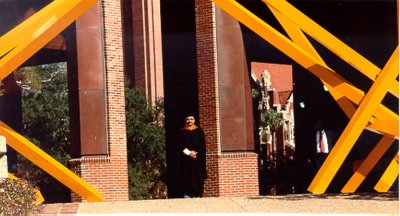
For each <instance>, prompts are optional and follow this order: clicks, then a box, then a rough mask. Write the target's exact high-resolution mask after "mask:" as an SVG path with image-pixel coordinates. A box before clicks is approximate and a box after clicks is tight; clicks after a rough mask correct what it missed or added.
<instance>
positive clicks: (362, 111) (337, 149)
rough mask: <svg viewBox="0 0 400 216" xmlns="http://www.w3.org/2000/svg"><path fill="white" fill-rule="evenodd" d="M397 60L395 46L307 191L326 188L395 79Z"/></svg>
mask: <svg viewBox="0 0 400 216" xmlns="http://www.w3.org/2000/svg"><path fill="white" fill-rule="evenodd" d="M398 62H399V53H398V48H397V49H396V50H395V52H394V53H393V54H392V56H391V57H390V59H389V61H388V62H387V63H386V65H385V67H384V68H383V70H382V72H381V73H380V74H379V76H378V77H377V79H376V81H375V82H374V84H373V85H372V87H371V88H370V90H369V91H368V93H367V95H365V97H364V99H363V101H362V102H361V103H360V106H359V108H358V109H357V111H356V113H355V114H354V116H353V117H352V118H351V120H350V122H349V123H348V125H347V126H346V128H345V130H344V131H343V133H342V135H341V136H340V137H339V140H338V141H337V142H336V144H335V146H334V147H333V148H332V151H331V152H330V154H329V155H328V157H327V158H326V160H325V162H324V163H323V165H322V167H321V168H320V170H319V171H318V173H317V175H316V176H315V177H314V179H313V181H312V182H311V184H310V186H309V187H308V191H310V192H312V193H316V194H322V193H324V192H325V190H326V188H327V187H328V185H329V184H330V182H331V181H332V179H333V177H334V176H335V175H336V173H337V171H338V170H339V167H340V166H341V165H342V163H343V162H344V160H345V158H346V157H347V155H348V154H349V152H350V150H351V149H352V147H353V146H354V143H355V142H356V140H357V139H358V137H359V136H360V134H361V132H362V131H363V130H364V128H365V126H366V125H367V123H368V121H369V119H370V118H371V117H372V115H373V113H374V112H375V110H376V109H377V108H378V106H379V104H380V103H381V101H382V99H383V97H384V96H385V95H386V93H387V91H388V89H389V85H388V83H390V82H391V81H393V80H394V79H396V77H397V75H398V73H399V65H398Z"/></svg>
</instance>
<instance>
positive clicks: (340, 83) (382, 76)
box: [212, 0, 399, 193]
mask: <svg viewBox="0 0 400 216" xmlns="http://www.w3.org/2000/svg"><path fill="white" fill-rule="evenodd" d="M212 1H213V2H214V3H215V4H217V5H218V6H219V7H221V8H222V9H224V10H225V11H226V12H227V13H229V14H230V15H232V16H233V17H234V18H236V19H237V20H238V21H240V22H241V23H242V24H244V25H246V26H247V27H248V28H249V29H251V30H253V31H254V32H255V33H257V34H258V35H259V36H261V37H262V38H264V39H265V40H266V41H268V42H269V43H271V44H272V45H273V46H275V47H276V48H278V49H279V50H280V51H282V52H283V53H285V54H286V55H288V56H289V57H290V58H292V59H293V60H295V61H296V62H297V63H299V64H300V65H302V66H303V67H304V68H306V69H307V70H309V71H310V72H311V73H313V74H314V75H316V76H317V77H318V78H320V79H321V81H322V82H323V83H324V84H325V85H326V86H327V87H328V88H329V92H330V93H331V94H332V96H333V98H334V99H335V100H336V102H337V103H338V104H339V106H340V107H341V108H342V110H343V111H344V113H345V114H346V115H347V116H348V117H349V118H350V122H349V124H348V125H347V127H346V128H345V130H344V132H343V133H342V135H341V136H340V138H339V140H338V141H337V143H336V144H335V146H334V148H333V149H332V151H331V153H330V154H329V156H328V158H327V159H326V161H325V163H324V164H323V165H322V167H321V168H320V170H319V171H318V173H317V175H316V176H315V178H314V180H313V181H312V183H311V185H310V186H309V188H308V190H309V191H310V192H312V193H324V192H325V190H326V188H327V187H328V185H329V184H330V182H331V181H332V179H333V177H334V176H335V175H336V173H337V171H338V169H339V167H340V166H341V165H342V163H343V162H344V159H345V158H346V157H347V155H348V154H349V152H350V150H351V148H352V147H353V146H354V143H355V141H356V140H357V139H358V137H359V135H360V134H361V132H362V130H363V129H369V130H371V131H374V132H377V133H380V134H383V137H382V139H381V141H380V142H379V143H378V144H377V146H376V147H375V148H374V149H373V150H372V151H371V153H370V154H369V155H368V157H367V158H366V159H365V160H364V162H363V163H362V164H361V166H360V167H359V168H358V170H357V171H356V172H355V173H354V177H352V178H351V179H350V180H349V181H348V183H347V184H346V186H345V187H344V188H343V190H342V192H354V191H355V190H356V189H357V187H358V186H359V185H360V184H361V182H362V181H363V180H364V178H365V176H366V175H368V173H369V171H370V170H371V169H372V168H373V167H374V166H375V165H376V163H377V161H378V160H379V159H380V158H381V157H382V155H383V154H384V152H386V151H387V149H388V148H389V147H390V145H391V144H392V143H393V141H394V139H398V133H399V119H398V115H397V114H396V113H394V112H392V111H391V110H389V109H388V108H386V107H385V106H383V105H382V104H381V100H382V98H383V97H384V96H385V94H386V93H387V92H388V91H389V92H390V93H391V94H393V95H394V96H396V97H398V94H399V91H398V88H399V86H398V85H399V84H398V81H397V80H396V77H397V75H398V71H399V68H398V48H396V50H395V51H394V53H393V54H392V57H391V58H390V59H389V61H388V63H387V64H386V66H385V68H384V69H383V70H381V69H380V68H378V67H377V66H375V65H374V64H372V63H371V62H370V61H368V60H367V59H365V58H364V57H362V56H361V55H360V54H358V53H357V52H356V51H354V50H353V49H351V48H350V47H348V46H347V45H346V44H344V43H343V42H341V41H340V40H339V39H337V38H336V37H335V36H333V35H332V34H330V33H329V32H328V31H326V30H325V29H323V28H322V27H321V26H319V25H318V24H317V23H315V22H313V21H312V20H311V19H310V18H308V17H307V16H305V15H304V14H302V13H301V12H300V11H298V10H297V9H296V8H294V7H293V6H292V5H290V4H289V3H288V2H286V1H282V0H262V1H263V2H264V3H265V4H266V5H267V6H268V7H269V8H270V9H271V11H272V12H273V14H274V15H275V16H276V18H277V19H278V21H279V22H280V24H281V25H282V26H283V28H284V29H285V31H286V32H287V33H288V35H289V37H290V38H291V40H290V39H288V38H286V37H285V36H283V35H282V34H281V33H279V32H278V31H277V30H275V29H274V28H272V27H271V26H270V25H268V24H267V23H265V22H264V21H263V20H261V19H260V18H258V17H257V16H255V15H254V14H252V13H251V12H250V11H248V10H247V9H246V8H244V7H243V6H241V5H240V4H239V3H237V2H236V1H234V0H212ZM303 32H305V33H307V34H308V35H309V36H311V37H313V38H314V39H315V40H317V41H319V42H320V43H321V44H322V45H324V46H325V47H327V48H328V49H329V50H331V51H332V52H333V53H335V54H336V55H337V56H339V57H340V58H342V59H343V60H344V61H345V62H347V63H349V64H350V65H352V66H353V67H355V68H356V69H357V70H359V71H360V72H361V73H363V74H364V75H365V76H367V77H368V78H370V79H371V80H374V81H375V82H374V84H373V85H372V87H371V88H370V90H369V91H368V93H367V94H365V93H364V92H363V91H361V90H359V89H357V88H356V87H355V86H353V85H352V84H351V83H349V82H348V81H346V80H345V79H344V78H342V77H341V76H340V75H338V74H337V73H335V71H334V70H333V69H331V68H329V67H328V66H327V65H326V64H325V63H324V61H323V60H322V58H321V57H320V56H319V54H318V53H317V51H316V50H315V49H314V48H313V46H312V45H311V43H310V42H309V41H308V39H307V38H306V37H305V35H304V33H303ZM355 105H358V109H357V108H356V106H355ZM396 158H397V159H396ZM396 167H397V168H398V156H396V157H395V159H393V161H392V163H391V164H390V165H389V167H388V168H387V170H386V172H385V173H384V174H383V176H382V178H381V180H380V181H379V182H378V184H377V185H376V186H375V190H377V191H379V192H383V191H387V190H388V189H389V187H390V186H391V184H393V182H394V181H395V179H396V178H397V176H398V171H397V172H396V171H395V168H396Z"/></svg>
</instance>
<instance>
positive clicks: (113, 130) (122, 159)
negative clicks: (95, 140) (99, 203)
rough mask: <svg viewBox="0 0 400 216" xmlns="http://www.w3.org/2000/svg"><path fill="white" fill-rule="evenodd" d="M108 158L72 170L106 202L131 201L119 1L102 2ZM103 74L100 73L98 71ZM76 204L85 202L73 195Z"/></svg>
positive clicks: (83, 161) (76, 163)
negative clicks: (129, 194) (98, 192)
mask: <svg viewBox="0 0 400 216" xmlns="http://www.w3.org/2000/svg"><path fill="white" fill-rule="evenodd" d="M100 8H101V9H102V13H103V29H104V31H103V34H104V38H103V40H104V45H103V46H104V65H105V77H106V81H105V85H106V99H107V101H106V112H107V115H106V117H107V118H106V124H107V138H108V139H107V144H108V154H107V155H92V156H90V155H87V156H82V157H80V158H75V159H73V160H71V166H72V170H73V171H75V172H76V173H78V174H79V175H80V176H81V177H82V178H83V179H84V180H85V181H87V182H88V183H89V184H91V185H92V186H93V187H95V188H97V189H98V190H99V191H100V192H101V193H102V195H103V197H104V200H105V201H123V200H128V198H129V197H128V172H127V149H126V128H125V127H126V126H125V96H124V71H123V48H122V25H121V17H122V15H121V5H120V1H115V0H103V1H101V5H100ZM99 72H100V71H99ZM72 200H73V201H82V200H80V197H77V196H74V195H73V196H72Z"/></svg>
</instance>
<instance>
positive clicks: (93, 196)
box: [0, 122, 103, 202]
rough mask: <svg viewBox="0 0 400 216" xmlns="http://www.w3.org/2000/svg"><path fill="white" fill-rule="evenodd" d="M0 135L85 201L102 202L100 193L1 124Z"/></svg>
mask: <svg viewBox="0 0 400 216" xmlns="http://www.w3.org/2000/svg"><path fill="white" fill-rule="evenodd" d="M0 134H2V135H3V136H5V137H6V139H7V144H8V145H9V146H11V147H12V148H13V149H14V150H16V151H17V152H18V153H20V154H21V155H23V156H24V157H26V158H27V159H28V160H30V161H31V162H32V163H34V164H35V165H37V166H38V167H40V168H41V169H43V170H44V171H46V172H47V173H48V174H50V175H51V176H53V177H54V178H55V179H57V180H58V181H60V182H61V183H63V184H64V185H65V186H67V187H68V188H70V189H71V190H72V191H74V192H75V193H77V194H79V195H80V196H82V197H83V198H85V199H86V200H87V201H90V202H96V201H102V200H103V197H102V195H101V194H100V192H98V191H97V190H96V189H94V188H93V187H92V186H90V185H89V184H88V183H87V182H85V181H84V180H82V179H81V178H80V177H79V176H77V175H76V174H75V173H73V172H72V171H71V170H69V169H68V168H66V167H65V166H63V165H62V164H60V163H59V162H58V161H56V160H55V159H54V158H52V157H51V156H50V155H48V154H47V153H46V152H44V151H43V150H41V149H40V148H38V147H37V146H35V145H34V144H33V143H31V142H30V141H29V140H27V139H26V138H25V137H23V136H22V135H20V134H18V133H17V132H15V131H14V130H13V129H11V128H10V127H8V126H7V125H6V124H4V123H3V122H0Z"/></svg>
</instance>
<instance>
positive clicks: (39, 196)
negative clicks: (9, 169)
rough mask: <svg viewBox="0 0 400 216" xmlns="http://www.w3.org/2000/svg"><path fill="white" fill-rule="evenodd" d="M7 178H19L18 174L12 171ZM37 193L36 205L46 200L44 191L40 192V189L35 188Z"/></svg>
mask: <svg viewBox="0 0 400 216" xmlns="http://www.w3.org/2000/svg"><path fill="white" fill-rule="evenodd" d="M7 178H9V179H18V178H17V177H16V176H14V175H13V174H11V173H8V176H7ZM35 193H36V201H35V204H36V205H40V204H42V203H43V202H44V198H43V196H42V193H40V191H39V190H38V189H35Z"/></svg>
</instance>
